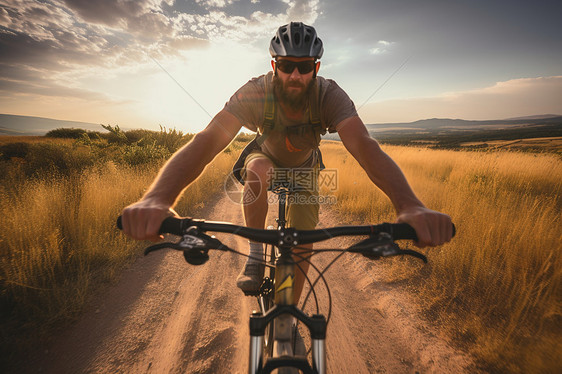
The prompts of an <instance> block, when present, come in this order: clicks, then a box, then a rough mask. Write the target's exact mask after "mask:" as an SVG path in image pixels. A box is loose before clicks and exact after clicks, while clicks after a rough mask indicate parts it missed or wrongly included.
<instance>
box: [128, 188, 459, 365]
mask: <svg viewBox="0 0 562 374" xmlns="http://www.w3.org/2000/svg"><path fill="white" fill-rule="evenodd" d="M274 192H275V193H276V194H278V195H279V218H278V219H277V224H278V228H277V229H273V228H268V229H266V230H263V229H254V228H248V227H245V226H240V225H235V224H230V223H225V222H214V221H205V220H202V219H192V218H175V217H169V218H166V219H165V220H164V221H163V223H162V226H161V227H160V233H161V234H173V235H177V236H180V237H181V238H180V239H179V241H178V242H176V243H172V242H164V243H159V244H155V245H152V246H150V247H148V248H146V250H145V252H144V253H145V255H147V254H148V253H150V252H153V251H156V250H159V249H164V248H168V249H175V250H178V251H182V252H183V256H184V258H185V260H186V261H187V262H188V263H189V264H192V265H202V264H204V263H205V262H207V261H208V260H209V251H210V250H220V251H227V252H232V253H235V254H239V255H242V256H246V257H248V256H247V255H246V254H244V253H241V252H239V251H237V250H235V249H232V248H229V247H228V246H226V245H225V244H223V243H222V242H221V241H220V240H219V239H217V238H216V237H214V236H210V235H208V234H207V232H215V233H229V234H234V235H237V236H240V237H244V238H246V239H250V240H253V241H256V242H262V243H264V244H266V260H265V262H266V267H267V269H268V271H269V272H268V273H267V272H266V274H265V276H264V280H263V282H262V285H261V287H260V288H259V290H257V292H255V293H249V294H247V295H250V296H255V297H256V298H257V300H258V307H259V311H254V312H253V313H252V314H251V315H250V350H249V363H248V373H249V374H265V373H272V372H274V371H275V370H278V373H287V372H289V373H294V372H295V371H294V370H297V371H296V372H302V373H304V374H325V373H326V369H327V363H326V329H327V324H328V322H329V319H330V315H331V295H330V292H329V287H328V284H327V282H326V279H325V278H324V273H325V272H326V271H327V270H328V269H329V268H330V267H331V266H332V265H333V264H334V263H335V262H336V261H337V260H338V259H339V258H340V257H341V256H342V255H343V254H345V253H358V254H362V255H363V256H365V257H367V258H369V259H380V258H381V257H391V256H399V255H409V256H413V257H416V258H418V259H420V260H422V261H423V262H424V263H426V262H427V258H426V256H425V255H423V254H422V253H419V252H417V251H414V250H410V249H401V248H400V247H399V246H398V244H396V243H395V240H417V236H416V233H415V231H414V229H413V228H412V227H411V226H409V225H408V224H404V223H399V224H391V223H383V224H379V225H355V226H335V227H329V228H323V229H317V230H297V229H294V228H287V227H285V225H286V221H285V205H286V198H287V195H288V193H289V191H288V190H287V189H285V188H281V189H279V190H277V191H274ZM120 219H121V217H119V218H118V222H117V226H118V227H119V228H121V221H120ZM453 229H454V227H453ZM453 232H454V230H453ZM340 236H367V238H366V239H363V240H360V241H359V242H357V243H355V244H353V245H351V246H349V247H348V248H346V249H312V250H308V251H306V250H305V251H301V252H300V254H295V253H294V251H293V249H294V248H299V246H300V245H303V244H309V243H316V242H320V241H324V240H328V239H331V238H335V237H340ZM326 251H332V252H339V254H338V255H337V256H336V257H335V258H334V259H333V260H332V261H331V262H330V263H329V264H328V265H327V266H326V267H325V268H324V269H323V270H320V269H318V268H317V267H316V266H315V265H314V264H312V263H311V262H310V258H311V257H312V256H314V255H315V254H318V253H322V252H326ZM302 261H307V262H309V263H310V266H312V267H313V268H314V269H315V270H316V271H317V272H318V274H319V275H318V277H317V278H316V279H315V280H314V281H311V280H310V279H309V278H308V277H306V281H307V283H308V285H309V286H310V287H309V288H310V291H309V292H308V295H307V296H306V297H305V299H304V302H303V306H302V307H301V308H299V307H297V305H295V302H294V300H293V283H294V278H295V271H296V269H297V268H299V267H300V265H299V264H300V262H302ZM320 280H322V282H323V283H324V284H325V286H326V289H327V291H328V305H329V308H328V317H327V318H326V317H325V316H324V315H323V314H320V313H319V310H318V309H319V308H318V299H317V295H316V293H315V291H314V289H315V286H316V284H317V283H318V282H319V281H320ZM310 295H312V296H313V298H314V300H315V302H316V309H317V313H315V314H313V315H307V314H306V313H305V312H304V311H303V310H304V304H306V302H307V300H308V299H309V296H310ZM293 317H294V319H295V320H296V321H298V322H297V323H302V324H303V325H305V326H306V328H307V329H308V331H309V333H310V340H311V344H310V350H309V351H308V352H306V353H305V354H304V355H297V354H294V343H295V341H294V340H295V336H296V326H294V325H293V323H292V321H293ZM274 347H275V349H274ZM309 353H310V360H309V358H308V355H309ZM290 368H292V370H293V371H286V370H291V369H290Z"/></svg>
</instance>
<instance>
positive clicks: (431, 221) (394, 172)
mask: <svg viewBox="0 0 562 374" xmlns="http://www.w3.org/2000/svg"><path fill="white" fill-rule="evenodd" d="M338 134H339V135H340V138H341V140H342V142H343V144H344V146H345V148H346V149H347V150H348V151H349V152H350V153H351V154H352V155H353V157H354V158H355V159H356V160H357V161H358V162H359V164H360V165H361V167H362V168H363V169H364V170H365V171H366V172H367V175H368V176H369V178H370V179H371V180H372V181H373V183H375V184H376V185H377V186H378V187H379V188H380V189H381V190H382V191H383V192H384V193H385V194H386V195H387V196H388V197H389V199H390V201H391V202H392V204H393V205H394V208H395V209H396V213H397V215H398V221H399V222H405V223H408V224H410V225H411V226H412V227H414V229H415V230H416V233H417V235H418V239H419V240H418V243H417V244H418V245H419V246H420V247H424V246H428V245H429V246H436V245H440V244H443V243H445V242H448V241H449V240H451V237H452V224H451V218H450V217H449V216H448V215H446V214H442V213H439V212H436V211H433V210H431V209H428V208H426V207H425V205H423V203H422V202H421V201H420V200H419V199H418V198H417V197H416V195H415V194H414V191H412V189H411V188H410V185H409V184H408V182H407V181H406V178H405V177H404V174H403V173H402V171H401V170H400V168H399V167H398V165H396V163H395V162H394V161H393V160H392V159H391V158H390V157H389V156H388V155H387V154H386V153H385V152H383V151H382V149H381V148H380V146H379V144H378V143H377V141H376V140H375V139H373V138H371V137H370V136H369V133H368V131H367V129H366V128H365V125H364V124H363V122H362V121H361V119H360V118H359V117H357V116H355V117H350V118H347V119H345V120H344V121H342V122H341V123H340V124H339V125H338Z"/></svg>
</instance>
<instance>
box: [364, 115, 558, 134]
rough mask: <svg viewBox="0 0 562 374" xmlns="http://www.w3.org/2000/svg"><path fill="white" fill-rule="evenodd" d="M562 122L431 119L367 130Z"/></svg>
mask: <svg viewBox="0 0 562 374" xmlns="http://www.w3.org/2000/svg"><path fill="white" fill-rule="evenodd" d="M560 122H562V116H560V115H538V116H528V117H519V118H511V119H501V120H484V121H472V120H464V119H450V118H431V119H422V120H419V121H414V122H403V123H377V124H369V125H367V128H368V129H369V130H374V131H377V130H378V131H392V130H397V129H399V128H409V129H425V130H436V129H447V128H477V127H485V126H493V127H502V126H503V127H510V126H517V125H519V126H520V125H546V124H553V123H560Z"/></svg>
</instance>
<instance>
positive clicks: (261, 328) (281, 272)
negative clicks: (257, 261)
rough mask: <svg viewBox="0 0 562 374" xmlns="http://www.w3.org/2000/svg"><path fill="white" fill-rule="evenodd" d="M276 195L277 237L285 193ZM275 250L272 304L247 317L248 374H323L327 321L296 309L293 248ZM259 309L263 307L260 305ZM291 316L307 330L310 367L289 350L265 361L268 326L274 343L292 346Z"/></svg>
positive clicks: (282, 226) (281, 247)
mask: <svg viewBox="0 0 562 374" xmlns="http://www.w3.org/2000/svg"><path fill="white" fill-rule="evenodd" d="M275 193H276V194H278V195H279V218H278V219H277V224H278V230H280V234H281V235H282V236H284V235H285V234H284V230H285V224H286V220H285V207H286V198H287V195H288V190H287V189H281V190H279V191H277V192H275ZM288 239H290V237H289V238H287V239H286V240H285V243H290V241H289V240H288ZM277 248H278V249H279V255H278V256H276V258H275V281H274V286H275V288H274V292H275V293H274V299H275V304H274V306H273V307H272V308H271V309H269V310H268V311H266V313H265V314H263V313H262V312H254V313H252V315H251V316H250V362H249V366H248V373H250V374H260V373H270V372H272V371H273V370H275V369H277V368H280V367H287V366H289V367H294V368H297V369H299V370H301V371H302V372H303V373H311V374H316V373H318V374H325V372H326V327H327V322H326V318H325V317H324V316H323V315H320V314H317V315H313V316H311V317H309V316H307V315H306V314H305V313H304V312H303V311H302V310H300V309H299V308H298V307H297V306H296V302H295V300H294V281H295V268H296V264H295V261H294V259H293V256H292V248H293V247H292V246H290V245H279V246H278V247H277ZM273 249H274V248H273ZM272 252H274V251H272ZM272 254H273V253H272ZM260 306H261V307H263V305H260ZM291 316H294V317H295V318H296V319H297V320H299V321H300V322H302V323H303V324H304V325H305V326H306V327H307V328H308V329H309V331H310V336H311V340H312V344H311V345H312V367H311V366H310V364H309V362H308V360H307V358H306V356H294V355H293V352H292V351H291V349H283V348H282V354H281V356H279V357H271V358H267V359H266V360H264V357H263V350H262V346H263V344H264V337H265V332H266V329H267V327H268V325H269V324H272V323H274V324H275V327H274V340H275V341H276V342H277V344H278V345H282V347H290V346H291V336H292V318H291ZM264 361H265V362H264Z"/></svg>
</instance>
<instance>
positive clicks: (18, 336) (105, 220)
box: [0, 152, 237, 366]
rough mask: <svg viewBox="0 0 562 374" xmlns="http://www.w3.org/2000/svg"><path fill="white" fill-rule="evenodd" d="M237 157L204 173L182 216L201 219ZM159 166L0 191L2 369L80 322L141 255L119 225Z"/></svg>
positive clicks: (108, 168) (107, 170)
mask: <svg viewBox="0 0 562 374" xmlns="http://www.w3.org/2000/svg"><path fill="white" fill-rule="evenodd" d="M236 153H237V152H234V153H223V154H220V155H219V156H218V157H217V158H216V159H215V160H214V161H213V163H212V164H210V165H209V166H208V167H207V168H206V169H205V172H204V173H203V175H202V176H201V177H200V178H199V179H198V180H197V181H196V182H195V183H193V184H192V185H191V186H190V187H189V188H187V189H186V191H185V192H184V197H183V198H182V199H181V200H180V202H179V203H178V207H177V209H178V212H180V213H181V214H182V215H190V214H196V212H197V210H198V209H199V208H201V207H202V206H204V204H205V202H206V201H207V199H209V198H210V197H212V195H213V194H215V193H216V192H218V191H220V190H221V188H222V183H217V181H222V180H224V179H225V176H226V174H227V173H228V172H229V171H230V167H231V165H232V164H233V163H234V157H235V155H236ZM159 166H160V165H154V164H153V165H143V166H142V167H136V168H135V167H129V166H124V165H117V164H115V163H114V162H111V161H110V162H106V163H104V164H103V165H98V166H96V167H92V168H88V169H86V170H85V171H83V172H81V173H78V174H72V175H71V176H65V177H61V176H54V175H53V176H49V175H43V176H42V177H36V178H30V179H27V180H24V181H23V182H22V180H21V179H18V180H17V181H18V182H17V183H18V185H17V186H12V185H11V184H10V183H9V181H6V180H4V181H3V184H0V216H1V217H2V219H1V220H0V298H1V299H0V300H1V301H2V302H1V303H0V315H1V316H2V329H1V332H0V345H1V347H2V351H3V353H2V354H1V355H0V366H1V361H2V360H3V359H6V358H8V359H9V358H10V354H14V352H15V351H18V350H21V349H22V348H23V349H25V348H26V347H28V344H29V340H30V337H31V339H32V340H33V339H35V338H36V337H37V336H40V335H41V334H42V333H44V332H45V331H49V328H50V327H52V326H54V325H56V324H58V323H60V322H61V321H67V320H68V319H71V318H74V317H75V316H76V315H77V313H79V312H80V310H81V309H82V308H83V306H84V302H85V300H86V299H87V297H88V296H89V295H91V294H92V292H93V291H95V290H96V289H97V288H99V285H100V284H101V283H105V282H107V281H108V280H111V279H114V277H115V275H117V274H119V272H120V271H121V269H122V268H123V266H124V265H125V264H126V263H127V262H129V261H131V259H133V258H134V257H136V256H137V255H138V254H139V251H140V249H141V248H143V247H144V246H145V244H146V243H139V242H135V241H133V240H130V239H127V238H126V237H125V236H124V235H123V234H121V232H119V230H117V228H116V226H115V222H116V218H117V216H118V215H119V214H120V212H121V210H122V209H123V207H125V206H126V205H128V204H130V203H132V202H134V201H136V200H137V199H138V198H140V197H141V196H142V194H143V193H144V191H145V189H146V188H147V187H148V186H149V185H150V183H151V182H152V180H153V178H154V177H155V176H156V173H157V170H158V168H159ZM15 180H16V179H14V181H15ZM13 183H16V182H13ZM1 186H4V187H1ZM20 345H21V346H20ZM2 356H4V357H2Z"/></svg>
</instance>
